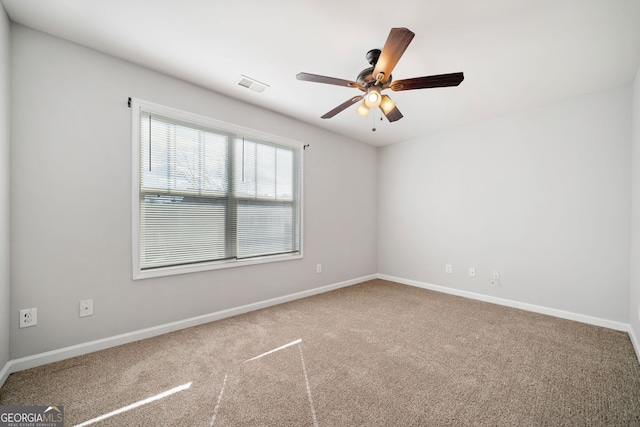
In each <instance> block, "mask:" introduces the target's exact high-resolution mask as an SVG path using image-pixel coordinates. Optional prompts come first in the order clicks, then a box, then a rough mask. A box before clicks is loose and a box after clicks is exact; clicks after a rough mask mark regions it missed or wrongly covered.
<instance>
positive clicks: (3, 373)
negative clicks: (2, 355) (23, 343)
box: [0, 361, 11, 387]
mask: <svg viewBox="0 0 640 427" xmlns="http://www.w3.org/2000/svg"><path fill="white" fill-rule="evenodd" d="M10 363H11V361H8V362H7V363H5V364H4V366H3V367H2V369H0V387H2V385H3V384H4V382H5V381H6V380H7V378H9V374H11V371H10V369H11V365H10Z"/></svg>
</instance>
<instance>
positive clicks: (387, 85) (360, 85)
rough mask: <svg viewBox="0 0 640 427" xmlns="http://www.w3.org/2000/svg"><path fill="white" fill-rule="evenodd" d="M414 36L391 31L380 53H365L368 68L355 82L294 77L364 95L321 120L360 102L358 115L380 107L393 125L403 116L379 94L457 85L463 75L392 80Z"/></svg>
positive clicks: (305, 75)
mask: <svg viewBox="0 0 640 427" xmlns="http://www.w3.org/2000/svg"><path fill="white" fill-rule="evenodd" d="M414 35H415V34H414V33H413V32H412V31H411V30H409V29H407V28H392V29H391V32H389V37H388V38H387V41H386V43H385V44H384V47H383V48H382V51H381V50H380V49H372V50H370V51H369V52H367V55H366V57H367V61H368V62H369V64H370V65H371V67H370V68H366V69H364V70H362V71H361V72H360V74H358V77H357V78H356V81H351V80H344V79H338V78H335V77H327V76H321V75H318V74H310V73H298V74H297V75H296V78H297V79H298V80H304V81H308V82H315V83H325V84H330V85H336V86H346V87H353V88H356V89H360V90H361V91H362V92H364V94H362V95H358V96H354V97H353V98H351V99H349V100H348V101H346V102H343V103H342V104H340V105H338V106H337V107H336V108H334V109H333V110H331V111H329V112H328V113H326V114H325V115H324V116H322V118H323V119H330V118H331V117H333V116H335V115H336V114H338V113H339V112H341V111H342V110H345V109H347V108H348V107H350V106H352V105H353V104H355V103H357V102H358V101H361V100H362V103H361V104H360V106H359V107H358V109H357V112H358V114H360V115H361V116H363V117H366V116H368V115H369V110H370V109H372V108H376V107H379V108H380V110H382V112H383V113H384V115H385V117H386V118H387V119H388V120H389V121H390V122H395V121H396V120H400V119H401V118H402V117H403V116H402V113H400V110H398V107H396V103H395V102H394V101H393V100H392V99H391V98H390V97H389V96H388V95H383V94H382V91H383V90H385V89H391V90H392V91H394V92H397V91H401V90H413V89H426V88H434V87H447V86H458V85H459V84H460V83H461V82H462V80H464V74H463V73H450V74H439V75H435V76H425V77H414V78H411V79H404V80H395V81H392V76H391V72H392V71H393V69H394V68H395V66H396V64H397V63H398V61H399V60H400V57H401V56H402V54H403V53H404V51H405V50H406V49H407V46H409V43H411V40H412V39H413V36H414Z"/></svg>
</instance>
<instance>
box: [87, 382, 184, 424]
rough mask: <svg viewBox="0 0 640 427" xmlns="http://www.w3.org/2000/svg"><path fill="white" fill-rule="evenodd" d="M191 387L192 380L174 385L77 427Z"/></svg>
mask: <svg viewBox="0 0 640 427" xmlns="http://www.w3.org/2000/svg"><path fill="white" fill-rule="evenodd" d="M189 387H191V382H188V383H186V384H182V385H181V386H178V387H174V388H172V389H169V390H167V391H163V392H162V393H159V394H156V395H155V396H151V397H148V398H146V399H143V400H139V401H137V402H135V403H132V404H131V405H127V406H124V407H122V408H119V409H116V410H115V411H111V412H109V413H108V414H104V415H100V416H99V417H96V418H93V419H90V420H89V421H85V422H83V423H80V424H76V426H75V427H84V426H88V425H91V424H94V423H97V422H99V421H102V420H105V419H107V418H110V417H113V416H114V415H118V414H122V413H123V412H127V411H130V410H132V409H135V408H138V407H140V406H143V405H146V404H147V403H151V402H155V401H156V400H160V399H164V398H165V397H168V396H171V395H172V394H176V393H178V392H180V391H183V390H187V389H188V388H189Z"/></svg>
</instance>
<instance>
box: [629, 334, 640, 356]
mask: <svg viewBox="0 0 640 427" xmlns="http://www.w3.org/2000/svg"><path fill="white" fill-rule="evenodd" d="M629 339H631V344H633V349H634V350H635V351H636V357H637V358H638V362H640V341H638V336H637V335H636V332H635V331H634V330H633V326H631V325H629Z"/></svg>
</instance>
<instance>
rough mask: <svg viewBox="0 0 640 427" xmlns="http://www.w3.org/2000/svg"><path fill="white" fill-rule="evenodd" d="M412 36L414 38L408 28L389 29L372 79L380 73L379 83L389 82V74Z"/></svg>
mask: <svg viewBox="0 0 640 427" xmlns="http://www.w3.org/2000/svg"><path fill="white" fill-rule="evenodd" d="M413 36H415V34H414V33H413V31H411V30H409V29H408V28H392V29H391V32H390V33H389V37H388V38H387V41H386V43H385V44H384V47H383V48H382V52H381V53H380V57H379V58H378V62H377V63H376V66H375V68H374V70H373V77H374V78H377V76H378V75H379V74H380V73H382V74H383V77H382V79H381V80H380V83H385V82H387V81H389V79H390V78H391V72H392V71H393V69H394V68H395V67H396V64H397V63H398V61H399V60H400V57H401V56H402V54H403V53H404V51H405V50H406V49H407V46H409V43H411V40H413Z"/></svg>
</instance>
